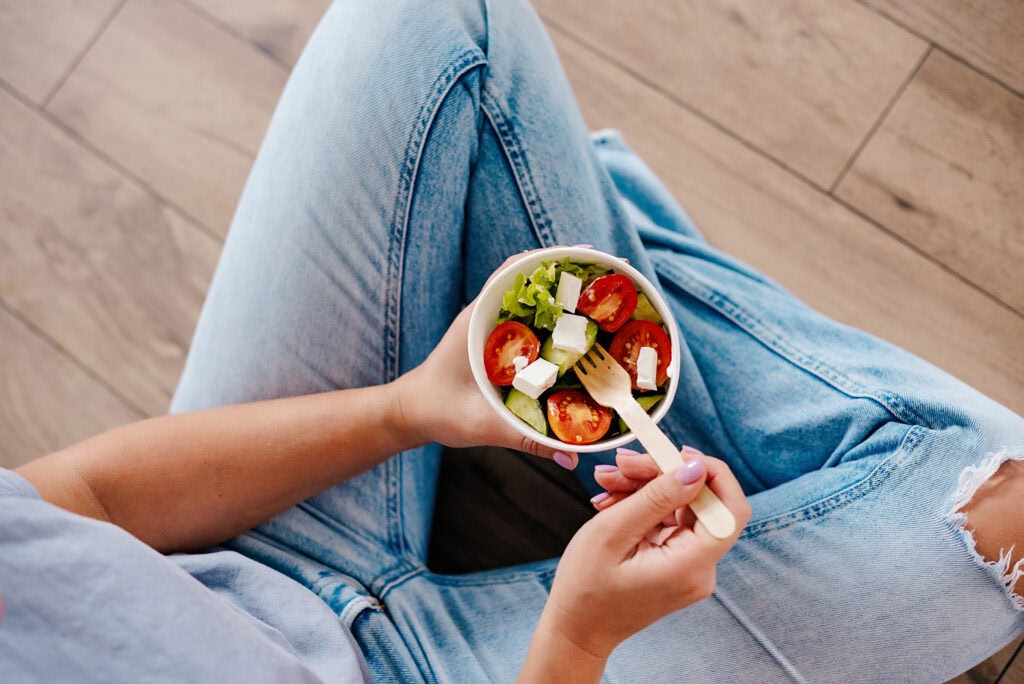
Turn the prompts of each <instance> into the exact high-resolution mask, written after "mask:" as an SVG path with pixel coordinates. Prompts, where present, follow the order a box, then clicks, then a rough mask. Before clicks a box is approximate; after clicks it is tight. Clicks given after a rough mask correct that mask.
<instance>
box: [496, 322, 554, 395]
mask: <svg viewBox="0 0 1024 684" xmlns="http://www.w3.org/2000/svg"><path fill="white" fill-rule="evenodd" d="M539 354H540V340H538V339H537V336H536V335H534V334H533V331H532V330H530V329H529V328H528V327H526V326H525V325H523V324H522V323H519V322H518V321H505V322H504V323H502V324H501V325H499V326H498V327H497V328H495V329H494V330H492V331H491V334H490V336H489V337H488V338H487V342H485V343H484V370H486V371H487V379H488V380H490V381H491V382H493V383H494V384H495V385H500V386H502V387H506V386H508V385H511V384H512V380H514V379H515V377H516V366H515V364H514V363H513V362H512V361H513V359H515V358H516V357H517V356H525V357H526V358H527V359H529V361H530V363H533V362H534V361H536V360H537V356H538V355H539Z"/></svg>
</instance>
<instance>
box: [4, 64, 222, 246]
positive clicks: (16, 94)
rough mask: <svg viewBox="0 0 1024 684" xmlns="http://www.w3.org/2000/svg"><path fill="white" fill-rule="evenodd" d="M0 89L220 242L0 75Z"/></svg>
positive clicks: (191, 218) (184, 212) (186, 213)
mask: <svg viewBox="0 0 1024 684" xmlns="http://www.w3.org/2000/svg"><path fill="white" fill-rule="evenodd" d="M0 89H2V90H4V91H6V92H7V94H9V95H10V96H11V97H13V98H14V99H16V100H18V101H19V102H20V103H22V104H23V105H25V106H26V107H28V108H29V109H31V110H32V111H33V112H35V114H36V115H37V116H39V117H41V118H42V119H43V120H44V121H46V123H48V124H49V125H51V126H53V127H55V128H56V129H57V130H59V131H60V132H61V133H62V134H64V135H65V136H67V137H68V138H69V139H70V140H71V141H72V142H74V143H75V144H77V145H78V146H79V147H81V148H82V149H83V150H85V151H86V152H88V153H89V154H91V155H93V156H94V157H96V158H97V159H98V160H99V161H101V162H103V163H104V164H106V165H107V166H109V167H110V168H111V169H113V170H114V171H117V172H118V173H119V174H120V175H121V176H122V177H123V178H124V179H125V180H127V181H130V182H131V183H133V184H134V185H135V186H136V187H137V188H138V189H139V190H142V191H143V192H145V193H147V194H149V195H151V196H152V197H154V198H155V199H156V200H157V201H158V202H159V203H160V204H162V205H163V206H164V207H166V208H167V209H168V210H170V211H171V212H173V213H174V214H177V216H178V218H180V219H182V220H183V221H185V222H186V223H188V224H189V225H191V226H192V227H193V228H195V229H196V230H198V231H199V232H201V233H203V234H204V235H206V236H207V237H208V238H210V239H212V240H213V241H215V242H216V243H217V244H218V245H220V246H223V245H224V238H223V237H222V236H221V235H220V234H219V233H217V232H216V231H215V230H213V229H212V228H210V227H209V226H207V225H206V224H204V223H203V222H202V221H200V220H199V219H197V218H196V217H194V216H192V215H191V214H189V213H188V212H187V211H185V210H184V209H182V208H181V207H180V206H178V204H177V203H176V202H174V201H173V200H171V199H170V198H168V197H166V196H165V195H164V194H162V193H160V192H158V191H157V190H156V189H155V188H153V187H152V186H151V185H150V184H149V183H147V182H146V181H144V180H143V179H142V178H140V177H139V176H138V175H136V174H135V173H133V172H132V171H131V170H130V169H128V168H127V167H125V166H124V165H122V164H121V163H120V162H118V161H117V160H116V159H114V158H113V157H111V156H110V155H109V154H107V153H106V152H104V151H103V150H101V149H100V148H98V147H96V146H95V145H93V144H92V143H91V142H89V140H88V139H86V138H85V137H84V136H82V135H81V134H80V133H79V132H78V131H76V130H75V129H73V128H71V127H70V126H68V125H67V124H65V123H64V122H63V121H61V120H60V119H58V118H57V117H55V116H54V115H53V114H51V113H50V112H48V111H46V110H45V109H42V108H40V106H39V105H37V104H36V103H34V102H32V100H30V99H29V98H28V96H26V95H25V94H24V93H22V92H21V91H20V90H18V89H17V88H15V87H14V86H13V85H11V84H10V83H8V82H7V81H5V80H4V79H3V78H0Z"/></svg>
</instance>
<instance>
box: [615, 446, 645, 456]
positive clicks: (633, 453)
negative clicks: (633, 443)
mask: <svg viewBox="0 0 1024 684" xmlns="http://www.w3.org/2000/svg"><path fill="white" fill-rule="evenodd" d="M615 453H616V454H624V455H626V456H639V455H640V452H639V451H633V450H632V449H627V448H626V447H619V448H618V449H616V450H615Z"/></svg>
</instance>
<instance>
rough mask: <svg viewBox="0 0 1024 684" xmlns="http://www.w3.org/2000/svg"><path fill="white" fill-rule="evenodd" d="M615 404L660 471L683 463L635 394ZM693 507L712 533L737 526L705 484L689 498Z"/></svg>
mask: <svg viewBox="0 0 1024 684" xmlns="http://www.w3.org/2000/svg"><path fill="white" fill-rule="evenodd" d="M615 408H616V410H618V412H619V415H620V416H622V419H623V420H624V421H626V425H628V426H629V429H630V430H632V431H633V434H634V435H636V437H637V439H639V440H640V443H641V444H643V446H644V448H645V449H647V453H648V454H650V456H651V458H653V459H654V462H655V463H657V464H658V467H659V468H661V472H663V473H667V472H670V471H673V470H675V469H676V468H678V467H679V466H681V465H683V457H682V455H681V454H680V453H679V449H677V448H676V446H675V445H674V444H673V443H672V441H671V440H669V438H668V437H666V436H665V433H664V432H662V431H661V430H660V429H659V428H658V426H657V425H656V424H655V422H654V420H652V419H651V417H650V416H649V415H648V414H647V411H644V410H643V408H642V407H641V406H640V404H638V403H636V401H635V400H633V399H632V397H630V401H629V403H625V402H623V405H622V406H616V407H615ZM690 509H691V510H692V511H693V513H694V515H696V516H697V520H700V521H701V523H702V524H703V525H704V527H705V528H707V531H708V532H710V533H711V536H712V537H716V538H717V539H726V538H728V537H730V536H731V535H732V533H733V532H734V531H735V530H736V518H735V517H733V514H732V512H731V511H730V510H729V509H728V508H726V507H725V504H724V503H722V500H721V499H719V498H718V496H716V495H715V493H714V492H712V491H711V490H710V489H709V488H708V487H707V486H706V485H705V486H704V488H703V489H701V491H700V494H698V495H697V498H696V499H694V500H693V501H691V502H690Z"/></svg>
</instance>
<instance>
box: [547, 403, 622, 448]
mask: <svg viewBox="0 0 1024 684" xmlns="http://www.w3.org/2000/svg"><path fill="white" fill-rule="evenodd" d="M547 408H548V425H550V426H551V431H552V432H553V433H555V437H558V439H560V440H562V441H563V442H567V443H569V444H590V443H591V442H596V441H597V440H599V439H601V438H602V437H604V436H605V433H607V432H608V428H609V427H611V424H612V412H611V411H609V410H608V409H606V408H605V407H604V406H601V405H600V404H598V403H597V402H596V401H594V400H593V399H591V398H590V397H589V396H587V395H586V394H584V393H583V392H580V391H578V390H562V391H560V392H555V393H554V394H552V395H551V396H550V397H548V407H547Z"/></svg>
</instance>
